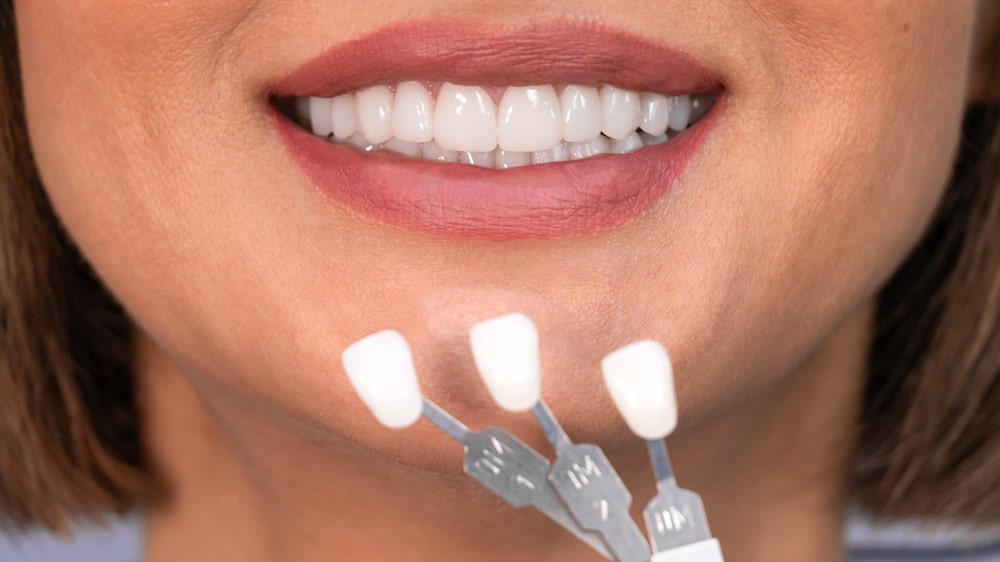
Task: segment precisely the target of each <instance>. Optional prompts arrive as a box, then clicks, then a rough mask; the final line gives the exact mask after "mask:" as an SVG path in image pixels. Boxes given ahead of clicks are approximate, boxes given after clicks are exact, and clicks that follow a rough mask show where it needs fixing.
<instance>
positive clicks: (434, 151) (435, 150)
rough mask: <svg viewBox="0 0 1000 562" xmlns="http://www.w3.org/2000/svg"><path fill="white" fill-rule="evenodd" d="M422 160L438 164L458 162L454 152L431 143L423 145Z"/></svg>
mask: <svg viewBox="0 0 1000 562" xmlns="http://www.w3.org/2000/svg"><path fill="white" fill-rule="evenodd" d="M423 148H424V160H437V161H438V162H458V153H456V152H455V151H454V150H445V149H443V148H441V145H439V144H438V143H436V142H434V141H431V142H425V143H424V144H423Z"/></svg>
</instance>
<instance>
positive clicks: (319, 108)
mask: <svg viewBox="0 0 1000 562" xmlns="http://www.w3.org/2000/svg"><path fill="white" fill-rule="evenodd" d="M332 106H333V100H331V99H330V98H309V122H310V123H311V124H312V133H313V134H314V135H316V136H319V137H328V136H330V134H331V133H333V120H332V119H331V118H330V113H331V111H332Z"/></svg>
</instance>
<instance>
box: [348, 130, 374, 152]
mask: <svg viewBox="0 0 1000 562" xmlns="http://www.w3.org/2000/svg"><path fill="white" fill-rule="evenodd" d="M347 143H348V144H350V145H352V146H354V147H356V148H357V149H358V150H360V151H361V152H373V151H376V150H382V145H381V144H372V143H370V142H368V139H366V138H365V137H363V136H361V134H360V133H354V134H353V135H351V138H349V139H347Z"/></svg>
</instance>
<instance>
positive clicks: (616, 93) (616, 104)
mask: <svg viewBox="0 0 1000 562" xmlns="http://www.w3.org/2000/svg"><path fill="white" fill-rule="evenodd" d="M600 95H601V111H602V113H603V115H604V128H603V129H602V132H603V133H604V134H605V135H607V136H609V137H611V138H613V139H617V140H621V139H623V138H625V137H627V136H629V135H630V134H632V133H634V132H635V129H636V127H638V126H639V117H640V114H639V94H637V93H635V92H633V91H631V90H622V89H620V88H616V87H614V86H603V87H602V88H601V92H600Z"/></svg>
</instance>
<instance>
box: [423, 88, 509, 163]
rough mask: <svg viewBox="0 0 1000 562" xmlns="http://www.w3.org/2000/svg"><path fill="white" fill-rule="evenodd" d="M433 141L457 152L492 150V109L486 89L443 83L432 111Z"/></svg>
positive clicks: (494, 119) (494, 142)
mask: <svg viewBox="0 0 1000 562" xmlns="http://www.w3.org/2000/svg"><path fill="white" fill-rule="evenodd" d="M434 141H435V142H437V143H438V144H439V145H441V147H442V148H445V149H448V150H456V151H460V152H489V151H492V150H493V149H494V148H496V147H497V115H496V107H495V106H494V105H493V100H492V99H490V95H489V94H488V93H486V90H484V89H483V88H480V87H479V86H459V85H457V84H452V83H450V82H445V83H444V84H443V85H442V86H441V91H440V92H439V93H438V98H437V105H436V106H435V108H434Z"/></svg>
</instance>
